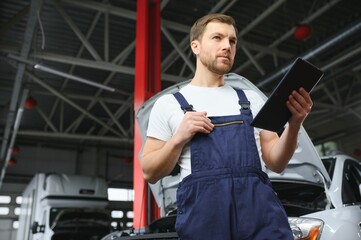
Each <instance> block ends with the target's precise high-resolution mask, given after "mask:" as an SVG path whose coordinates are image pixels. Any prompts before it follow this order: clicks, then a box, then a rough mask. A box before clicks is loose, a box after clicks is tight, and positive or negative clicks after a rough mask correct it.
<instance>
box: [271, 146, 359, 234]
mask: <svg viewBox="0 0 361 240" xmlns="http://www.w3.org/2000/svg"><path fill="white" fill-rule="evenodd" d="M321 161H322V163H323V164H324V166H325V168H326V170H327V173H328V175H329V177H330V179H331V182H327V181H325V179H324V176H322V175H321V173H320V172H319V171H318V169H317V163H314V164H313V165H303V164H302V163H300V162H298V161H295V160H294V159H292V160H291V161H290V163H289V166H288V167H287V169H286V171H285V172H284V173H282V174H281V175H279V174H275V173H270V172H269V173H268V174H269V176H270V178H271V182H272V185H273V188H274V189H275V191H276V192H277V194H278V197H279V198H280V200H281V202H282V204H283V206H284V208H285V210H286V212H287V215H288V216H289V223H290V226H291V228H292V231H293V233H294V236H295V239H319V240H336V239H347V240H356V239H361V162H360V161H358V160H356V159H354V158H352V157H350V156H347V155H345V154H342V153H338V154H334V155H331V156H328V157H322V158H321ZM321 161H319V162H321ZM306 172H308V173H306ZM316 179H319V180H318V182H317V180H316ZM314 180H316V181H314Z"/></svg>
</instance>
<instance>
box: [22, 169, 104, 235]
mask: <svg viewBox="0 0 361 240" xmlns="http://www.w3.org/2000/svg"><path fill="white" fill-rule="evenodd" d="M107 188H108V187H107V184H106V182H105V180H104V179H102V178H98V177H88V176H78V175H67V174H45V173H38V174H36V175H35V176H34V177H33V179H32V180H31V182H30V183H29V185H28V186H27V187H26V188H25V190H24V192H23V201H22V204H21V212H20V217H19V228H18V233H17V240H60V239H61V240H70V239H84V240H85V239H87V240H88V239H91V240H97V239H101V237H102V236H104V235H106V234H109V233H110V231H111V226H110V215H109V212H108V211H107V210H106V209H105V207H106V205H107V204H108V193H107Z"/></svg>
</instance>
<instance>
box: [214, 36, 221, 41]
mask: <svg viewBox="0 0 361 240" xmlns="http://www.w3.org/2000/svg"><path fill="white" fill-rule="evenodd" d="M213 39H216V40H218V39H221V38H220V37H219V36H214V37H213Z"/></svg>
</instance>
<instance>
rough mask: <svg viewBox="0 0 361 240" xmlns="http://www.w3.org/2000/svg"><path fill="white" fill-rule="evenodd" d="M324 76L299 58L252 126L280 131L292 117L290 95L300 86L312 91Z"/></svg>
mask: <svg viewBox="0 0 361 240" xmlns="http://www.w3.org/2000/svg"><path fill="white" fill-rule="evenodd" d="M322 76H323V72H322V71H321V70H320V69H318V68H317V67H315V66H314V65H312V64H311V63H309V62H307V61H306V60H304V59H302V58H297V59H296V61H295V62H294V63H293V65H292V66H291V68H290V69H289V70H288V72H287V73H286V74H285V75H284V77H283V78H282V80H281V81H280V83H279V84H278V86H277V87H276V88H275V90H274V91H273V92H272V94H271V95H270V97H269V98H268V100H267V101H266V102H265V104H264V106H263V107H262V108H261V110H260V111H259V112H258V114H257V115H256V116H255V118H254V119H253V121H252V123H251V126H253V127H258V128H262V129H266V130H270V131H273V132H280V131H281V130H282V128H283V127H284V126H285V124H286V123H287V121H288V120H289V119H290V117H291V112H290V111H289V110H288V108H287V106H286V102H287V100H288V97H289V95H290V94H291V93H292V91H293V90H298V89H299V88H300V87H303V88H304V89H305V90H306V91H307V92H311V90H312V89H313V88H314V87H315V86H316V84H317V83H318V82H319V81H320V79H321V78H322Z"/></svg>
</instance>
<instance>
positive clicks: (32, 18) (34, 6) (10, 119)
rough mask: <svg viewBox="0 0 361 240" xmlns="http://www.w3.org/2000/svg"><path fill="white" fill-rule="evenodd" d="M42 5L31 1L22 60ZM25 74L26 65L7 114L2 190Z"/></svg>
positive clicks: (19, 73) (1, 156)
mask: <svg viewBox="0 0 361 240" xmlns="http://www.w3.org/2000/svg"><path fill="white" fill-rule="evenodd" d="M42 5H43V1H42V0H32V1H31V6H30V12H29V14H28V21H27V24H26V30H25V34H24V42H23V45H22V48H21V51H20V56H21V57H22V58H25V59H26V58H27V57H28V55H29V52H30V48H31V44H32V40H33V35H34V32H35V29H36V16H38V13H39V12H40V10H41V7H42ZM24 72H25V64H19V65H18V67H17V71H16V76H15V80H14V88H13V92H12V95H11V100H10V106H9V111H8V114H7V119H6V124H5V128H4V135H3V139H2V144H1V151H0V161H1V162H2V163H3V166H2V171H1V176H0V188H1V184H2V181H3V179H4V176H5V172H6V165H7V161H8V160H9V159H6V153H7V150H8V149H10V148H11V147H12V146H10V145H9V140H10V139H11V128H12V126H13V125H14V123H15V114H16V110H17V108H18V101H19V95H20V89H21V83H22V80H23V77H24Z"/></svg>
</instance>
